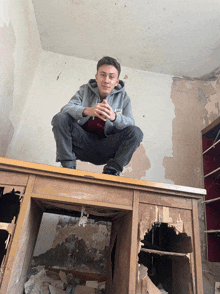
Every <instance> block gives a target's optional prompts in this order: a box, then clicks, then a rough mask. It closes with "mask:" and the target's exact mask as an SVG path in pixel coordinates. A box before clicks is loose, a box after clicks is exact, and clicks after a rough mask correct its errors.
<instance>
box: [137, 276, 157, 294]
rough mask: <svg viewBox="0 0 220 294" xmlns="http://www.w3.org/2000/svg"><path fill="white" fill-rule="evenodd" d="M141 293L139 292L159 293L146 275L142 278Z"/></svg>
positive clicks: (143, 293) (144, 293) (145, 293)
mask: <svg viewBox="0 0 220 294" xmlns="http://www.w3.org/2000/svg"><path fill="white" fill-rule="evenodd" d="M141 289H142V293H141V294H161V292H160V290H159V289H158V288H157V287H156V286H155V285H154V283H153V282H152V281H151V279H150V278H149V277H148V276H146V277H145V278H144V279H143V280H142V287H141Z"/></svg>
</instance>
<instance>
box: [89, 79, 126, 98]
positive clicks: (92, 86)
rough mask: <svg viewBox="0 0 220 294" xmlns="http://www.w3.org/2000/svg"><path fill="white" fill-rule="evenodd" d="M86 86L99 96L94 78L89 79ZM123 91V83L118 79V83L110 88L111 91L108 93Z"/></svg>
mask: <svg viewBox="0 0 220 294" xmlns="http://www.w3.org/2000/svg"><path fill="white" fill-rule="evenodd" d="M88 86H89V88H90V89H91V90H92V91H93V92H94V93H95V94H96V95H98V96H99V89H98V86H97V82H96V80H95V79H91V80H89V82H88ZM124 91H125V84H124V82H123V81H122V80H119V83H118V85H117V86H116V87H115V88H114V89H113V90H112V92H111V93H110V94H109V95H111V94H116V93H118V92H124Z"/></svg>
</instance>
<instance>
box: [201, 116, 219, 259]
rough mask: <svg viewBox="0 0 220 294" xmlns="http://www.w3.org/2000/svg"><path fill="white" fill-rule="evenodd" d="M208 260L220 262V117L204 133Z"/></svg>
mask: <svg viewBox="0 0 220 294" xmlns="http://www.w3.org/2000/svg"><path fill="white" fill-rule="evenodd" d="M202 143H203V166H204V186H205V189H206V190H207V195H206V199H205V206H206V223H207V230H206V231H205V232H206V233H207V243H208V260H209V261H211V262H220V117H219V118H218V119H217V120H215V121H214V122H213V123H212V124H210V125H209V126H208V127H206V128H205V129H204V130H203V131H202Z"/></svg>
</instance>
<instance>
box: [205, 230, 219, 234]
mask: <svg viewBox="0 0 220 294" xmlns="http://www.w3.org/2000/svg"><path fill="white" fill-rule="evenodd" d="M204 233H207V234H217V233H220V230H208V231H204Z"/></svg>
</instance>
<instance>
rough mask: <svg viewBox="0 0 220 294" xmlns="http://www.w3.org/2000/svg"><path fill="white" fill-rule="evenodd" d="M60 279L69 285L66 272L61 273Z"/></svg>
mask: <svg viewBox="0 0 220 294" xmlns="http://www.w3.org/2000/svg"><path fill="white" fill-rule="evenodd" d="M59 277H60V279H61V281H63V282H64V283H65V284H68V282H67V277H66V274H65V272H63V271H59Z"/></svg>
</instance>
